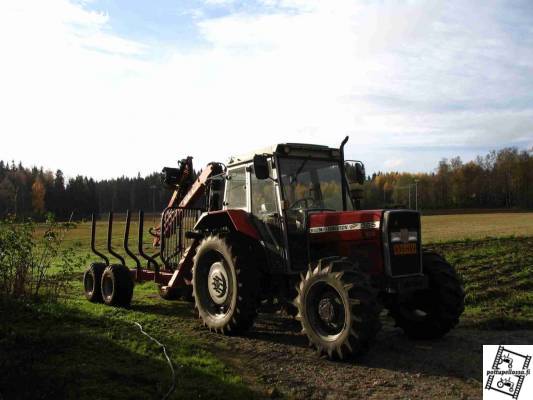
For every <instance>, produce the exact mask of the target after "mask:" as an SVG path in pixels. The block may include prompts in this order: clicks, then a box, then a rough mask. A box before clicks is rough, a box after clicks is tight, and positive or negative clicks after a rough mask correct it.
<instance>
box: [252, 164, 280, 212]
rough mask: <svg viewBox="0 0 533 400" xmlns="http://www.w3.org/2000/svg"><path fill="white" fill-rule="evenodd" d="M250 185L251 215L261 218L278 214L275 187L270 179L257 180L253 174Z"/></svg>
mask: <svg viewBox="0 0 533 400" xmlns="http://www.w3.org/2000/svg"><path fill="white" fill-rule="evenodd" d="M250 176H251V184H252V213H253V214H254V215H255V216H257V217H259V218H261V217H262V216H265V215H268V214H274V213H277V212H278V207H277V201H276V186H275V184H274V181H273V180H272V179H263V180H259V179H257V178H256V177H255V174H254V173H252V174H251V175H250Z"/></svg>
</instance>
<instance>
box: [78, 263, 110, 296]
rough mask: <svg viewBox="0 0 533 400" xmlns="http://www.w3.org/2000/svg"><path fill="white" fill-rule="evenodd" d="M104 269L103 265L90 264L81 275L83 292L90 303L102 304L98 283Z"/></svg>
mask: <svg viewBox="0 0 533 400" xmlns="http://www.w3.org/2000/svg"><path fill="white" fill-rule="evenodd" d="M105 267H106V265H105V264H104V263H92V264H91V265H90V266H89V268H87V270H86V271H85V273H84V274H83V291H84V293H85V297H87V300H89V301H90V302H92V303H102V302H103V299H102V290H101V288H100V282H101V280H102V273H103V272H104V269H105Z"/></svg>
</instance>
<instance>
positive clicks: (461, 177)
mask: <svg viewBox="0 0 533 400" xmlns="http://www.w3.org/2000/svg"><path fill="white" fill-rule="evenodd" d="M409 197H410V198H411V199H410V203H411V208H415V206H416V205H418V208H419V209H422V210H442V209H458V208H465V209H472V208H507V209H512V208H517V209H531V208H533V149H530V150H518V149H516V148H504V149H501V150H499V151H491V152H490V153H488V154H487V155H485V156H478V157H477V158H476V159H475V160H473V161H469V162H466V163H465V162H463V161H462V160H461V158H460V157H455V158H452V159H450V160H447V159H442V160H441V161H440V162H439V164H438V166H437V167H436V168H435V170H434V171H433V172H431V173H416V174H412V173H405V172H388V173H380V172H378V173H375V174H373V175H372V176H371V177H368V178H367V181H366V182H365V184H364V185H363V200H362V205H363V207H364V208H374V207H377V208H380V207H402V206H409ZM417 203H418V204H417Z"/></svg>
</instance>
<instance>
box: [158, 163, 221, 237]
mask: <svg viewBox="0 0 533 400" xmlns="http://www.w3.org/2000/svg"><path fill="white" fill-rule="evenodd" d="M220 173H222V166H221V165H220V164H218V163H209V164H207V166H206V167H205V168H204V169H203V171H202V172H201V173H200V176H198V178H196V179H195V181H194V183H193V184H192V185H191V186H190V188H189V189H188V190H187V191H185V190H183V186H184V185H185V184H186V182H187V181H186V179H188V178H189V177H190V176H191V174H192V157H188V158H187V165H186V167H185V169H184V171H183V174H184V176H183V177H182V179H181V180H180V181H181V182H183V184H180V185H179V186H178V187H177V188H176V190H174V193H173V194H172V197H171V198H170V201H169V203H168V207H176V203H178V202H179V203H178V204H177V207H178V213H173V214H164V215H165V217H164V218H163V220H162V221H161V223H162V226H161V225H160V226H158V227H156V228H155V229H154V230H153V235H154V246H155V247H157V246H159V244H160V241H161V229H162V232H163V234H164V235H170V234H172V233H173V232H172V231H171V230H172V229H173V227H174V226H175V224H174V220H175V219H176V218H178V217H179V216H180V215H179V211H180V210H181V209H182V208H190V207H191V206H192V205H193V204H194V202H195V201H197V200H198V199H199V198H200V197H201V196H203V195H204V194H205V191H206V187H207V182H208V180H209V178H211V177H212V176H214V175H217V174H220ZM184 192H185V193H184Z"/></svg>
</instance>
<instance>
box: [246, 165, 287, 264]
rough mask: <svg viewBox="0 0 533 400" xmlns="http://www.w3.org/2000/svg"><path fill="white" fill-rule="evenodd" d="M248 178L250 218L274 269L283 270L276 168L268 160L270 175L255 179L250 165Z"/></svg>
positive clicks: (281, 227)
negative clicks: (268, 177)
mask: <svg viewBox="0 0 533 400" xmlns="http://www.w3.org/2000/svg"><path fill="white" fill-rule="evenodd" d="M248 170H249V171H250V175H249V179H250V186H251V196H250V206H251V213H252V219H253V221H254V224H255V225H256V227H257V229H258V230H259V233H260V234H261V237H262V239H263V243H264V246H265V248H266V250H267V254H268V256H269V260H270V264H271V266H272V268H273V270H274V271H278V272H284V271H285V270H286V266H287V261H286V260H287V252H286V248H285V243H286V238H285V235H284V232H285V230H284V229H283V225H284V221H283V217H282V211H281V206H280V192H279V187H278V184H277V182H276V179H275V174H276V170H275V169H272V160H271V159H270V160H269V170H270V177H271V178H272V179H262V180H260V179H257V178H256V176H255V173H254V172H253V166H252V165H250V166H249V168H248Z"/></svg>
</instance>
